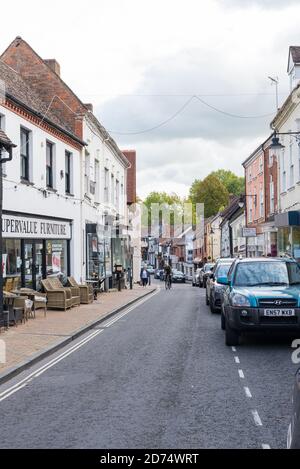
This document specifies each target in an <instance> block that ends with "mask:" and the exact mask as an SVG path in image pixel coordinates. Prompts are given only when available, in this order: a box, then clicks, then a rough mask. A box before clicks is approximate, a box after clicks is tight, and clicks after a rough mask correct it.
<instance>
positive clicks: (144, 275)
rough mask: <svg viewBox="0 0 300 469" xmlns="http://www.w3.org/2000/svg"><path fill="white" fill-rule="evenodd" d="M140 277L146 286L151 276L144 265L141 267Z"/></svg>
mask: <svg viewBox="0 0 300 469" xmlns="http://www.w3.org/2000/svg"><path fill="white" fill-rule="evenodd" d="M140 277H141V282H142V285H143V287H146V286H147V284H148V278H149V272H148V271H147V269H146V267H143V268H142V269H141V275H140Z"/></svg>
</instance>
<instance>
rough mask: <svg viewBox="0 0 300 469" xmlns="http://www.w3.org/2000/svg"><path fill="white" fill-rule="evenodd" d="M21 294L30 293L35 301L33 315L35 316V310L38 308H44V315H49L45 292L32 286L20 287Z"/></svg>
mask: <svg viewBox="0 0 300 469" xmlns="http://www.w3.org/2000/svg"><path fill="white" fill-rule="evenodd" d="M20 293H21V296H23V295H28V296H29V297H30V298H31V299H32V300H33V297H34V300H33V303H34V308H33V310H32V314H33V317H35V311H36V310H37V309H43V310H44V316H45V317H46V316H47V296H46V295H45V294H44V293H40V292H37V291H35V290H32V289H31V288H20Z"/></svg>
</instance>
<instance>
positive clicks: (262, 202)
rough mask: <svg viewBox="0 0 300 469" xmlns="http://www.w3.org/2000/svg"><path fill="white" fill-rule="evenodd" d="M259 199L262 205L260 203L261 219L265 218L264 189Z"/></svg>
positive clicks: (261, 190)
mask: <svg viewBox="0 0 300 469" xmlns="http://www.w3.org/2000/svg"><path fill="white" fill-rule="evenodd" d="M259 199H260V203H259V216H260V217H263V216H264V191H263V189H262V188H261V189H260V193H259Z"/></svg>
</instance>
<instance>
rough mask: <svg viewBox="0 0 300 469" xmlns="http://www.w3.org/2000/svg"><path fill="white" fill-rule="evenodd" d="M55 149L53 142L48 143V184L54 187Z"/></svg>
mask: <svg viewBox="0 0 300 469" xmlns="http://www.w3.org/2000/svg"><path fill="white" fill-rule="evenodd" d="M53 149H54V145H53V143H51V142H47V143H46V184H47V187H49V188H52V189H53Z"/></svg>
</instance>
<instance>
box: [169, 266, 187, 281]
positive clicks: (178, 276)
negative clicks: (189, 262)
mask: <svg viewBox="0 0 300 469" xmlns="http://www.w3.org/2000/svg"><path fill="white" fill-rule="evenodd" d="M172 282H173V283H185V275H184V274H183V273H182V272H181V271H180V270H176V269H173V270H172Z"/></svg>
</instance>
